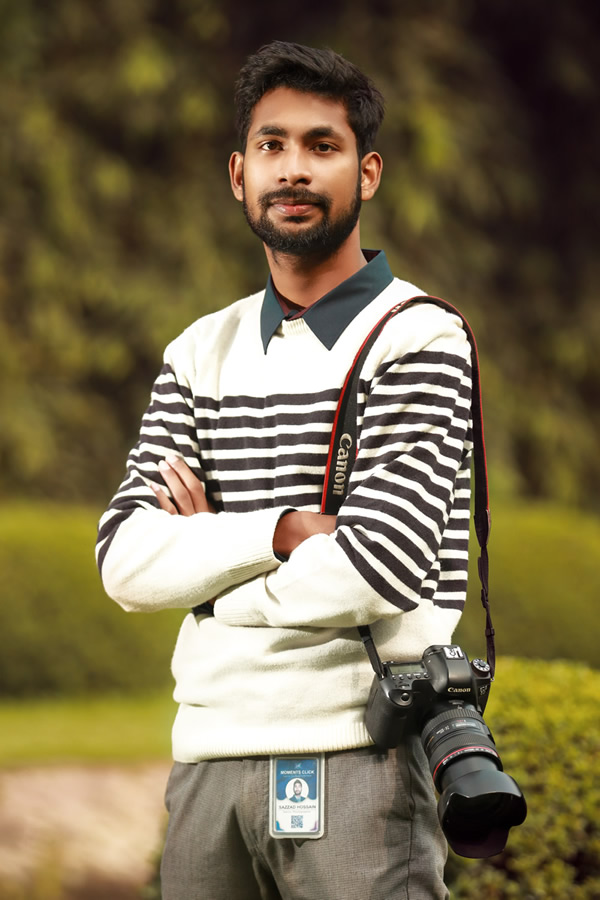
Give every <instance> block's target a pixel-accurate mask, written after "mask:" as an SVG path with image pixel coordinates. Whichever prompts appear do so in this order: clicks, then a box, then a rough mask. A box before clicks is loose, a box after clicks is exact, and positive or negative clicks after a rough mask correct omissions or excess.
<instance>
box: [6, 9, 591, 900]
mask: <svg viewBox="0 0 600 900" xmlns="http://www.w3.org/2000/svg"><path fill="white" fill-rule="evenodd" d="M275 38H277V39H282V40H294V41H299V42H301V43H307V44H311V45H315V46H331V47H333V48H334V49H335V50H337V51H338V52H340V53H342V54H343V55H345V56H347V57H348V58H349V59H351V60H352V61H354V62H356V63H357V64H358V65H359V66H360V67H361V68H363V69H364V70H365V71H366V72H367V73H368V74H370V75H371V76H372V77H373V78H374V80H375V81H376V83H377V84H378V86H379V87H380V88H381V89H382V91H383V93H384V95H385V97H386V101H387V112H386V120H385V123H384V126H383V129H382V132H381V134H380V140H379V142H378V149H379V150H380V152H381V153H382V155H383V157H384V162H385V168H384V178H383V182H382V186H381V188H380V190H379V193H378V195H377V197H376V199H375V200H374V201H373V202H372V203H370V204H367V205H366V206H365V208H364V210H363V217H362V222H363V227H362V230H363V244H364V246H369V247H383V248H384V249H385V250H386V253H387V255H388V258H389V260H390V262H391V265H392V269H393V271H394V272H395V274H397V275H399V276H400V277H403V278H405V279H407V280H410V281H413V282H415V283H417V284H418V285H419V286H420V287H421V288H422V289H423V290H424V291H426V292H428V293H432V294H437V295H439V296H443V297H445V298H446V299H448V300H450V301H451V302H453V303H454V304H455V305H457V306H458V307H459V308H460V309H461V310H462V311H463V312H464V313H465V314H466V316H467V318H468V319H469V321H470V322H471V325H472V327H473V329H474V331H475V334H476V336H477V339H478V343H479V349H480V355H481V364H482V381H483V401H484V413H485V424H486V440H487V449H488V462H489V475H490V490H491V504H492V515H493V522H494V525H493V529H492V536H491V544H490V556H491V603H492V609H493V611H494V621H495V625H496V628H497V631H498V635H497V646H498V650H499V652H500V654H501V660H500V664H499V667H498V678H497V684H496V686H495V688H494V692H493V695H492V703H491V704H490V707H489V710H488V712H486V721H487V720H489V724H490V726H491V728H492V730H493V731H494V734H495V736H496V738H497V741H498V744H499V749H500V752H501V756H502V758H503V761H504V763H505V768H506V769H507V771H509V772H510V774H512V775H514V776H515V777H517V780H518V781H519V783H520V784H521V786H522V787H523V790H524V792H525V793H526V794H527V797H528V800H529V805H530V815H529V818H528V820H527V822H526V824H525V825H524V826H523V827H522V828H521V829H519V830H518V832H515V834H514V836H511V839H510V842H509V846H508V849H507V851H506V852H505V853H504V854H503V855H502V856H501V857H498V858H494V859H493V860H491V861H488V862H485V863H476V864H469V863H465V862H464V861H461V860H457V859H454V858H452V859H451V860H450V862H449V869H448V880H449V883H450V884H451V887H452V892H453V893H452V896H453V897H455V898H468V897H471V896H473V897H475V896H478V897H479V896H481V891H483V896H485V897H486V898H488V897H493V898H504V897H507V898H508V897H519V898H538V897H539V898H542V900H546V898H557V900H565V898H576V900H580V898H584V900H585V898H592V897H597V896H600V871H599V869H600V818H599V814H598V808H599V804H598V802H597V801H598V799H599V798H598V788H597V787H595V782H594V781H593V779H592V772H593V770H594V763H595V764H596V766H597V758H598V757H597V754H598V750H599V749H600V746H599V744H600V740H599V735H598V726H597V724H596V720H597V709H596V710H595V712H594V707H595V703H596V702H597V696H598V690H599V689H600V677H599V676H598V672H597V668H598V664H599V662H600V652H599V650H598V640H597V630H596V628H595V623H596V619H597V616H596V615H595V601H596V599H597V596H598V590H599V588H600V575H599V574H598V562H599V557H600V553H599V551H600V515H599V504H600V454H599V452H598V442H599V437H600V402H599V399H600V304H599V303H598V299H597V298H598V293H599V291H600V254H599V252H598V235H599V225H600V172H599V162H598V161H599V159H600V116H599V104H598V98H599V92H600V77H599V76H600V54H599V53H598V46H599V44H598V41H599V38H600V5H598V3H597V2H595V0H571V2H569V3H564V2H558V0H521V2H519V3H512V4H511V3H506V2H505V0H487V2H485V3H478V2H476V0H436V2H433V0H397V2H393V0H371V2H370V3H369V4H366V3H360V2H357V0H330V2H329V3H327V4H324V3H322V2H316V0H302V2H300V0H287V2H286V3H285V4H284V3H275V2H273V0H253V3H252V4H242V3H241V2H239V0H96V2H93V0H0V205H1V211H2V212H1V216H0V496H1V497H2V504H1V506H0V573H1V581H0V584H1V585H2V586H1V588H0V593H1V598H0V599H1V602H0V735H1V736H0V834H4V833H6V832H7V830H8V831H10V833H11V838H10V840H8V839H7V840H6V841H4V848H5V852H4V853H3V851H2V844H1V842H0V895H1V896H3V897H4V896H6V897H7V898H9V897H11V898H15V900H16V898H25V897H27V898H42V897H43V898H44V900H55V898H63V897H64V898H67V897H69V898H76V897H86V898H94V897H98V898H102V897H106V898H113V897H124V898H125V897H133V896H141V893H140V891H143V895H144V896H146V897H158V896H159V893H158V891H159V888H158V887H157V885H156V882H155V881H154V882H152V871H153V863H152V855H151V851H152V849H153V847H154V848H155V845H156V842H157V841H158V840H159V836H160V828H161V822H162V820H160V816H161V813H160V797H159V795H161V794H162V790H163V788H164V777H165V775H164V773H165V772H166V771H168V757H169V735H168V732H169V727H170V720H171V718H172V715H173V708H172V703H171V701H170V690H171V681H170V675H169V660H170V655H171V652H172V647H173V642H174V639H175V635H176V632H177V627H178V625H179V620H180V618H181V616H180V614H179V613H168V614H167V613H165V614H158V615H154V616H148V617H144V616H135V615H126V614H125V613H123V612H122V611H121V610H120V609H119V608H117V607H115V605H114V604H112V603H111V601H109V600H108V599H107V598H106V597H105V596H104V595H103V592H102V589H101V587H100V584H99V581H98V577H97V574H96V571H95V567H94V562H93V544H94V538H95V527H96V522H97V519H98V517H99V515H100V514H101V512H102V511H103V509H104V508H105V506H106V505H107V503H108V501H109V500H110V498H111V496H112V494H113V493H114V491H115V490H116V488H117V486H118V484H119V482H120V480H121V477H122V474H123V471H124V461H125V457H126V454H127V451H128V449H129V447H130V446H131V444H132V443H133V442H134V441H135V437H136V434H137V430H138V426H139V421H140V418H141V415H142V412H143V410H144V408H145V405H146V402H147V399H148V396H149V390H150V386H151V384H152V381H153V379H154V377H155V376H156V374H157V372H158V370H159V368H160V365H161V358H162V351H163V349H164V347H165V345H166V344H167V343H168V342H169V341H170V340H171V339H172V338H174V337H175V336H176V335H177V334H178V333H179V332H180V331H181V330H182V329H183V328H184V327H186V326H187V325H188V324H189V323H190V322H191V321H193V320H194V319H195V318H197V317H198V316H200V315H203V314H204V313H206V312H209V311H212V310H215V309H218V308H220V307H222V306H224V305H227V304H229V303H230V302H231V301H232V300H234V299H237V298H238V297H242V296H244V295H246V294H248V293H249V292H251V291H255V290H258V289H260V288H261V287H262V286H263V285H264V283H265V280H266V275H267V269H266V263H265V261H264V254H263V252H262V249H261V247H260V245H259V243H258V242H257V240H256V238H254V237H253V235H252V234H251V233H250V232H249V231H248V229H247V226H246V224H245V222H244V220H243V216H242V214H241V210H240V208H239V205H238V204H237V203H236V202H235V201H234V200H233V198H232V196H231V193H230V188H229V181H228V176H227V160H228V157H229V154H230V152H231V150H233V149H237V138H236V135H235V132H234V129H233V125H232V120H233V108H232V93H233V85H234V81H235V78H236V74H237V71H238V69H239V67H240V66H241V64H242V63H243V61H244V60H245V58H246V56H247V55H248V54H249V53H251V52H254V51H255V50H256V49H258V47H260V46H261V45H262V44H263V43H265V42H267V41H269V40H271V39H275ZM232 248H233V252H232ZM457 639H458V640H460V641H461V642H462V643H463V645H464V646H465V648H466V649H467V651H468V652H469V653H470V654H474V655H478V654H482V653H483V652H484V640H483V614H482V612H481V609H480V607H479V601H478V589H477V579H476V576H474V577H473V578H472V579H471V588H470V597H469V603H468V611H467V613H466V614H465V617H464V620H463V622H462V623H461V626H460V629H459V633H458V635H457ZM540 745H541V746H540ZM575 748H577V749H575ZM540 754H541V755H542V756H543V760H542V759H540ZM50 764H52V768H50V769H48V766H50ZM148 766H150V767H151V768H150V769H148ZM69 767H70V768H71V770H72V772H76V773H78V774H79V776H81V777H83V775H82V773H83V772H88V773H90V772H91V773H92V775H93V777H94V779H95V781H94V783H95V784H96V785H98V784H103V785H104V784H106V781H102V779H103V778H104V779H106V777H107V773H109V774H111V773H112V775H113V776H114V777H115V778H118V777H121V778H124V779H125V782H123V781H121V782H119V784H120V785H121V787H120V788H118V790H117V793H118V792H119V791H120V797H121V800H122V798H123V796H125V794H126V788H124V787H123V784H124V783H126V784H129V785H130V786H131V785H132V784H134V783H135V784H137V783H138V782H139V784H140V791H141V792H142V793H143V794H146V793H147V791H148V784H149V783H150V784H153V785H155V788H154V790H155V792H156V797H157V801H156V802H157V805H156V808H154V807H153V811H152V813H149V812H148V811H147V810H146V809H145V808H144V812H143V817H144V819H145V821H148V817H149V816H150V815H152V816H153V817H154V818H155V819H156V821H157V823H158V824H157V825H156V829H157V830H152V828H150V829H147V835H146V843H144V840H143V839H141V840H140V841H138V842H137V845H138V852H139V853H141V856H142V857H143V859H141V863H140V868H139V869H136V872H135V877H132V876H131V871H130V872H129V874H127V873H126V872H124V871H121V869H120V868H119V867H118V866H116V867H114V871H113V869H111V868H110V864H109V863H108V862H106V859H104V858H102V859H101V857H100V855H99V854H100V851H99V849H98V847H99V845H100V843H101V839H100V838H99V837H98V836H96V839H95V840H94V841H92V843H93V844H94V846H95V848H96V850H95V851H93V850H92V851H90V852H89V854H88V856H89V860H88V856H86V855H85V854H86V852H88V851H87V850H84V849H82V848H81V847H78V849H77V850H76V851H73V852H71V851H70V850H68V849H67V850H65V849H64V847H62V845H61V844H60V842H61V841H62V840H63V838H62V837H61V838H60V840H58V838H57V834H59V836H60V835H61V834H62V832H60V829H59V830H58V831H57V828H58V826H57V823H56V821H55V820H52V819H50V825H49V826H48V828H49V829H50V831H44V829H43V828H42V827H41V825H40V819H43V817H44V809H46V811H47V810H48V809H50V808H52V809H54V811H55V812H56V810H55V806H54V803H53V801H52V800H51V799H48V801H47V803H46V806H45V807H44V806H43V804H42V807H40V806H39V805H38V806H37V807H36V806H35V798H36V797H37V798H38V801H39V798H40V796H42V795H43V796H45V794H44V791H45V790H46V787H43V788H42V787H39V786H38V788H37V789H36V790H34V791H33V796H32V798H30V801H28V802H29V806H28V803H27V802H25V803H22V802H21V804H20V805H21V806H22V807H23V810H24V812H23V815H25V812H26V811H27V810H29V818H27V817H26V816H25V819H23V821H20V824H19V823H18V822H17V820H16V819H15V818H14V817H15V816H16V810H15V804H13V805H10V804H8V800H7V798H9V797H10V796H12V794H11V793H10V790H16V791H17V793H16V796H20V797H21V799H22V796H23V795H22V794H20V793H19V790H21V791H22V790H24V785H26V784H28V783H29V784H32V783H35V784H38V785H39V784H41V782H35V780H34V778H33V776H34V774H35V775H36V777H37V776H38V775H39V772H40V768H41V769H42V770H43V771H46V770H47V771H48V772H50V773H53V774H54V781H55V784H60V785H61V788H60V790H61V791H62V796H63V797H64V795H65V793H66V794H72V793H73V791H76V787H75V786H73V783H69V784H71V786H70V787H69V786H68V784H65V783H63V782H60V779H59V775H60V777H63V775H64V774H65V773H64V770H65V769H68V768H69ZM152 767H154V768H152ZM61 773H62V774H61ZM48 777H50V776H48ZM18 778H21V779H22V781H20V782H18V784H19V785H20V788H14V784H15V783H16V782H15V781H14V780H15V779H18ZM11 779H12V781H11ZM136 779H137V781H136ZM78 783H79V782H78ZM43 784H44V785H46V784H47V781H44V782H43ZM11 785H12V787H11ZM3 786H4V787H3ZM156 786H157V787H156ZM101 793H102V795H103V796H104V797H106V792H104V791H102V792H101ZM49 796H50V795H49ZM136 796H137V795H136ZM3 800H4V805H3ZM99 802H101V798H95V799H94V801H93V802H92V801H91V800H90V801H89V802H88V804H87V806H86V805H85V804H83V806H79V807H77V808H76V809H74V810H71V811H70V813H69V817H68V820H69V821H70V822H71V823H73V822H78V823H79V826H78V828H76V829H75V830H76V831H77V830H78V831H79V832H81V828H82V826H81V821H82V818H83V817H85V816H87V817H88V818H90V817H91V818H93V813H94V808H95V809H96V810H97V806H96V807H94V804H96V803H99ZM136 806H137V808H141V800H137V799H135V798H134V797H133V796H132V798H131V799H130V801H128V802H127V804H126V807H127V809H124V808H122V807H113V808H111V810H105V811H104V812H103V815H106V816H107V817H108V819H107V821H109V822H110V824H109V825H108V826H107V827H106V828H105V831H107V832H110V834H111V835H112V837H114V836H115V835H116V834H117V831H118V827H119V823H120V824H121V825H122V826H123V827H124V826H125V820H126V819H127V816H128V814H129V811H130V809H131V808H132V807H133V808H134V809H135V808H136ZM77 810H78V811H77ZM110 816H112V819H111V818H110ZM11 817H13V818H11ZM34 820H35V824H34ZM2 826H4V830H3V828H2ZM61 827H63V828H64V829H66V830H67V831H68V828H67V825H65V824H64V823H63V825H62V826H61ZM136 827H137V826H136ZM19 828H20V831H19ZM131 828H134V826H133V825H131ZM50 832H52V834H51V837H52V840H51V839H50V836H49V835H50ZM65 833H66V832H65ZM157 835H158V837H157ZM19 840H20V841H21V843H19ZM34 840H35V841H37V843H36V845H35V846H36V850H35V853H34V852H33V851H32V849H31V848H32V846H33V845H32V844H31V843H30V844H27V841H30V842H32V841H34ZM65 840H66V838H65ZM124 840H125V838H124V837H123V836H121V844H123V841H124ZM59 845H60V846H59ZM140 845H141V850H140ZM61 847H62V849H61ZM142 851H143V852H142ZM94 852H96V857H95V858H94ZM19 853H21V854H22V857H23V861H22V864H20V863H19V864H17V862H15V860H17V861H18V860H19V859H20V858H21V857H20V856H19ZM77 854H79V856H80V859H79V863H80V864H79V865H76V864H75V863H76V862H77V860H74V858H73V857H74V856H77ZM107 858H108V857H107ZM123 868H125V867H123ZM150 882H152V883H150ZM142 883H144V884H145V887H141V885H142ZM340 900H343V898H340Z"/></svg>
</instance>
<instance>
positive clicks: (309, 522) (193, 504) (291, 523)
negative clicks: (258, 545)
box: [151, 455, 336, 557]
mask: <svg viewBox="0 0 600 900" xmlns="http://www.w3.org/2000/svg"><path fill="white" fill-rule="evenodd" d="M158 468H159V469H160V474H161V475H162V477H163V479H164V482H165V484H166V485H167V487H168V488H169V490H170V491H171V494H172V497H173V500H170V499H169V497H168V496H167V494H166V493H165V491H164V490H163V489H162V488H161V487H160V485H157V484H154V483H151V487H152V490H153V491H154V493H155V495H156V499H157V500H158V503H159V506H160V507H161V509H164V510H165V512H168V513H170V515H173V516H176V515H182V516H193V515H195V514H196V513H212V514H214V515H217V513H216V512H215V509H214V507H213V506H212V504H211V503H210V502H209V500H208V499H207V497H206V494H205V492H204V487H203V485H202V482H201V481H199V480H198V478H196V476H195V475H194V473H193V472H192V471H191V469H190V468H189V466H188V465H187V464H186V463H185V462H184V460H183V459H181V458H180V457H178V456H175V455H173V456H168V457H167V458H166V460H163V461H161V462H160V463H159V465H158ZM335 523H336V517H335V516H326V515H321V514H320V513H313V512H301V511H298V510H292V511H290V512H288V513H286V514H285V515H283V516H282V517H281V518H280V519H279V522H278V523H277V527H276V528H275V533H274V535H273V550H274V552H275V553H276V554H278V555H279V556H283V557H288V556H289V555H290V554H291V553H292V551H293V550H295V549H296V547H298V546H299V545H300V544H301V543H302V542H303V541H305V540H306V539H307V538H309V537H311V536H312V535H314V534H332V533H333V532H334V531H335Z"/></svg>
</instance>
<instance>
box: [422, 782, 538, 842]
mask: <svg viewBox="0 0 600 900" xmlns="http://www.w3.org/2000/svg"><path fill="white" fill-rule="evenodd" d="M446 785H447V786H446V787H445V789H444V790H443V792H442V794H441V795H440V799H439V801H438V817H439V820H440V824H441V826H442V831H443V832H444V834H445V836H446V840H447V841H448V844H449V845H450V847H451V848H452V849H453V850H454V852H455V853H457V854H458V855H459V856H466V857H470V858H471V859H483V858H485V857H488V856H495V855H496V854H497V853H501V852H502V851H503V850H504V848H505V846H506V841H507V838H508V832H509V831H510V829H511V828H512V826H513V825H520V824H521V823H522V822H524V821H525V817H526V815H527V804H526V802H525V798H524V797H523V794H522V793H521V791H520V789H519V786H518V784H517V783H516V781H515V780H514V778H511V777H510V775H507V774H506V772H502V771H500V770H498V769H496V768H492V767H490V768H483V769H481V768H480V769H475V770H473V771H470V772H466V773H465V774H462V775H460V776H459V777H458V778H457V779H456V780H454V781H449V780H448V781H447V782H446Z"/></svg>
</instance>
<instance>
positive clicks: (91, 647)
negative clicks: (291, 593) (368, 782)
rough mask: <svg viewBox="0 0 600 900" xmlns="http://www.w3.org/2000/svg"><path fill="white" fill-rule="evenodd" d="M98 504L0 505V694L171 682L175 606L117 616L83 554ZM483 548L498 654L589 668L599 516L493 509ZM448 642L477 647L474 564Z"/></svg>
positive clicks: (477, 651) (594, 651)
mask: <svg viewBox="0 0 600 900" xmlns="http://www.w3.org/2000/svg"><path fill="white" fill-rule="evenodd" d="M99 513H100V510H93V509H89V508H79V507H75V508H73V507H60V506H53V505H44V504H37V505H32V504H29V505H25V504H16V505H15V504H13V505H7V506H5V507H4V509H2V510H1V511H0V572H2V602H1V603H0V696H1V695H3V696H25V695H31V696H37V695H41V694H81V693H83V692H95V693H103V692H105V691H107V690H127V691H128V690H143V689H145V688H156V687H164V686H167V685H170V673H169V665H170V657H171V653H172V650H173V646H174V643H175V638H176V634H177V630H178V627H179V624H180V622H181V619H182V616H183V612H180V611H170V612H164V613H153V614H152V615H143V614H134V613H125V612H123V610H121V608H120V607H118V606H117V605H116V604H115V603H113V601H111V600H109V599H108V597H107V596H106V595H105V594H104V591H103V589H102V586H101V584H100V579H99V577H98V573H97V570H96V566H95V563H94V558H93V548H94V542H95V534H96V522H97V519H98V516H99ZM490 556H491V567H490V569H491V576H490V584H491V603H492V608H493V612H494V624H495V626H496V629H497V632H498V634H497V645H498V651H499V653H501V654H502V653H503V654H505V655H514V656H522V657H541V658H546V659H550V658H553V657H563V658H567V659H573V660H579V661H582V662H587V663H589V664H591V665H595V666H598V665H599V664H600V643H599V642H598V641H597V639H596V632H597V628H596V614H595V608H596V598H597V596H598V594H599V593H600V568H599V567H598V565H597V560H598V559H600V520H598V519H596V518H593V517H591V516H589V515H588V516H585V515H582V514H580V513H576V512H574V511H571V510H565V509H561V508H557V507H550V506H525V505H521V506H517V505H515V506H513V507H502V508H500V509H498V510H496V511H495V514H494V524H493V527H492V536H491V542H490ZM474 561H475V554H474V553H473V554H472V565H473V566H474ZM456 640H457V641H458V642H460V643H462V644H463V645H464V647H465V649H466V650H467V652H468V653H469V654H470V655H471V656H474V655H482V653H484V651H485V646H484V640H483V613H482V610H481V605H480V603H479V599H478V594H477V577H476V575H475V574H474V572H472V573H471V578H470V587H469V601H468V603H467V610H466V612H465V615H464V617H463V620H462V622H461V624H460V626H459V629H458V631H457V634H456Z"/></svg>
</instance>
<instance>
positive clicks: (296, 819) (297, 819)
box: [292, 816, 304, 828]
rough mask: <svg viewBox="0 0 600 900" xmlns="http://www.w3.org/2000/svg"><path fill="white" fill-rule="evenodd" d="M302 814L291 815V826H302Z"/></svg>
mask: <svg viewBox="0 0 600 900" xmlns="http://www.w3.org/2000/svg"><path fill="white" fill-rule="evenodd" d="M303 827H304V816H292V828H303Z"/></svg>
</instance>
